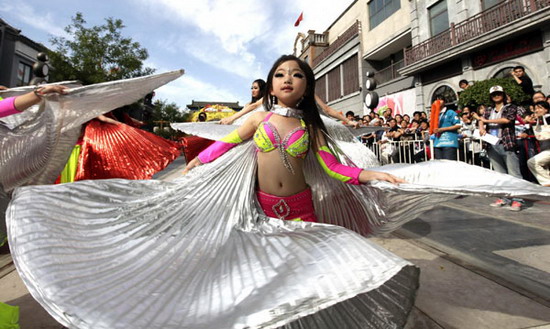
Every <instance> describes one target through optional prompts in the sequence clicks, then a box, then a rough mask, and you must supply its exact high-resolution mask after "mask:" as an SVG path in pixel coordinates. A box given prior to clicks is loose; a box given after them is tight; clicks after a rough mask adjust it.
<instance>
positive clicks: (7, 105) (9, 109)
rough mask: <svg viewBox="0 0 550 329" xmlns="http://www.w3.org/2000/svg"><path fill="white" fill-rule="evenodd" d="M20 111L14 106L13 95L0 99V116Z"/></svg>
mask: <svg viewBox="0 0 550 329" xmlns="http://www.w3.org/2000/svg"><path fill="white" fill-rule="evenodd" d="M17 113H21V111H18V110H17V109H16V108H15V97H9V98H6V99H4V100H1V101H0V118H3V117H7V116H8V115H12V114H17Z"/></svg>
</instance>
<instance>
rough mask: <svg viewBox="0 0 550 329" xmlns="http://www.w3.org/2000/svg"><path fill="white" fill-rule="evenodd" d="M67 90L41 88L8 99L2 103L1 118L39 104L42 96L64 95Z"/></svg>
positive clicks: (59, 87)
mask: <svg viewBox="0 0 550 329" xmlns="http://www.w3.org/2000/svg"><path fill="white" fill-rule="evenodd" d="M67 89H68V88H67V87H65V86H61V85H49V86H44V87H39V88H37V89H35V90H34V91H32V92H30V93H27V94H24V95H21V96H17V97H9V98H6V99H4V100H2V101H0V118H1V117H5V116H8V115H12V114H17V113H19V112H22V111H24V110H26V109H27V108H29V107H31V106H33V105H35V104H38V103H39V102H40V100H41V96H45V95H47V94H51V93H60V94H64V93H65V92H66V90H67Z"/></svg>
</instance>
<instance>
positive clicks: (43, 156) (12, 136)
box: [0, 71, 183, 191]
mask: <svg viewBox="0 0 550 329" xmlns="http://www.w3.org/2000/svg"><path fill="white" fill-rule="evenodd" d="M182 74H183V71H174V72H168V73H163V74H157V75H152V76H147V77H139V78H134V79H127V80H122V81H112V82H106V83H101V84H96V85H90V86H85V87H76V86H75V85H74V83H72V82H67V85H68V86H69V87H74V88H72V89H70V90H69V91H68V94H67V95H63V96H59V95H49V96H46V97H45V101H44V102H42V103H41V104H40V105H39V106H34V107H32V108H30V109H28V110H26V111H24V112H22V113H20V114H15V115H11V116H8V117H5V118H1V119H0V185H1V186H3V188H4V190H5V191H11V190H12V189H13V188H15V187H17V186H22V185H29V184H52V183H53V182H54V181H55V179H56V178H57V176H58V175H59V173H60V172H61V170H63V167H64V166H65V163H66V162H67V159H68V157H69V155H70V152H71V150H72V149H73V147H74V145H75V142H76V140H77V139H78V136H79V135H80V126H81V125H82V124H83V123H85V122H87V121H89V120H91V119H93V118H95V117H97V116H98V115H100V114H103V113H106V112H109V111H111V110H113V109H115V108H117V107H120V106H123V105H126V104H130V103H132V102H134V101H136V100H138V99H140V98H142V97H143V96H144V95H146V94H147V93H149V92H151V90H154V89H156V88H158V87H160V86H162V85H164V84H166V83H168V82H170V81H172V80H174V79H176V78H178V77H179V76H181V75H182ZM29 88H30V87H21V88H17V89H15V90H13V89H10V90H8V91H5V92H3V93H0V96H2V97H7V96H16V95H20V94H23V93H26V92H28V91H29Z"/></svg>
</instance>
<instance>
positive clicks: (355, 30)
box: [312, 0, 550, 67]
mask: <svg viewBox="0 0 550 329" xmlns="http://www.w3.org/2000/svg"><path fill="white" fill-rule="evenodd" d="M549 1H550V0H549ZM357 34H359V21H355V23H354V24H353V25H352V26H351V27H349V28H348V29H347V30H346V31H345V32H344V33H342V35H340V36H339V37H338V38H337V39H336V40H334V42H333V43H331V44H330V46H328V48H326V49H325V50H323V52H322V53H320V54H319V56H317V57H315V58H314V59H313V62H312V64H313V65H312V66H313V67H315V66H317V65H318V64H319V63H321V62H322V61H323V60H324V59H325V58H327V57H329V56H330V55H332V54H334V53H335V52H336V51H337V50H338V49H340V48H341V47H342V46H343V45H345V44H346V42H348V41H349V40H351V39H352V38H353V37H355V36H356V35H357ZM327 37H328V35H327ZM327 40H328V38H327Z"/></svg>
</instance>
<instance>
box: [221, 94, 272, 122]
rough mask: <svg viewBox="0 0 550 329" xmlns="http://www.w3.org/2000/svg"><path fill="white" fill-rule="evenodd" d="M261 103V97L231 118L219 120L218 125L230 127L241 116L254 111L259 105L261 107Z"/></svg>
mask: <svg viewBox="0 0 550 329" xmlns="http://www.w3.org/2000/svg"><path fill="white" fill-rule="evenodd" d="M262 102H263V97H262V98H260V99H258V100H257V101H256V102H254V103H248V104H246V105H245V107H244V108H243V109H242V110H240V111H239V112H237V113H235V114H233V115H232V116H230V117H227V118H223V119H221V120H220V124H222V125H230V124H233V122H234V121H235V120H237V119H238V118H240V117H242V116H243V115H245V114H247V113H249V112H251V111H254V110H255V109H257V108H258V107H260V105H262Z"/></svg>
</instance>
